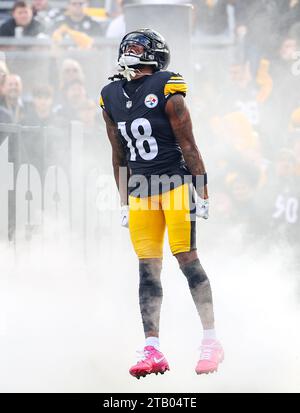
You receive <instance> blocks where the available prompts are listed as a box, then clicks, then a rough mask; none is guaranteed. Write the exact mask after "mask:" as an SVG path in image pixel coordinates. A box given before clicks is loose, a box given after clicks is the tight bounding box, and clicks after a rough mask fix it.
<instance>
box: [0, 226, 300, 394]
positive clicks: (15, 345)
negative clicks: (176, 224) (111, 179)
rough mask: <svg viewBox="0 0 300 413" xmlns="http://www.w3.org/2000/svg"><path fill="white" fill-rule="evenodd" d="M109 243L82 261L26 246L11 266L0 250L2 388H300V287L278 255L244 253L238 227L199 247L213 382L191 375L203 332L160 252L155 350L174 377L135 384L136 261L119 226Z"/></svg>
mask: <svg viewBox="0 0 300 413" xmlns="http://www.w3.org/2000/svg"><path fill="white" fill-rule="evenodd" d="M198 229H200V232H201V234H203V233H204V234H205V233H208V232H209V231H210V224H209V223H202V222H201V223H198ZM110 237H111V239H110ZM110 237H109V236H107V246H106V247H105V246H103V245H102V248H101V250H99V251H98V252H99V253H98V254H97V255H95V256H94V260H90V261H89V262H84V260H83V256H82V254H80V248H79V249H74V250H73V251H72V249H71V248H70V244H68V243H67V242H65V243H64V242H61V243H60V246H59V247H57V246H55V245H54V244H53V243H52V244H51V243H49V245H45V246H44V248H40V247H39V246H35V247H34V248H33V249H30V247H29V246H28V245H24V247H23V250H22V251H20V249H19V251H18V256H17V259H16V260H15V256H14V251H13V249H12V248H4V247H1V257H2V258H1V264H0V265H1V268H0V270H1V281H0V282H1V289H0V314H1V316H0V336H1V352H0V364H1V373H0V391H1V392H16V391H20V392H44V391H45V392H265V391H269V392H294V391H297V390H299V385H300V378H299V368H300V357H299V348H300V333H299V329H298V328H297V326H298V325H299V314H300V309H299V304H298V303H297V296H296V281H298V282H299V280H296V277H295V274H293V273H291V272H290V270H289V269H290V268H291V265H290V264H291V262H292V257H291V256H289V255H288V254H287V251H286V250H282V249H277V250H274V249H273V250H271V251H269V252H267V253H266V252H265V251H264V249H263V248H258V247H257V246H253V247H252V248H249V247H247V246H244V251H242V248H241V247H240V244H239V241H240V239H239V235H237V233H236V231H234V232H233V233H231V234H230V233H228V234H226V238H225V237H224V240H223V243H222V244H223V245H222V247H221V246H220V245H218V248H216V249H215V250H214V249H212V248H206V247H205V242H204V241H203V239H201V240H200V239H199V241H200V245H199V251H200V258H201V261H202V263H203V265H204V267H205V269H206V271H207V272H208V274H209V276H210V279H211V284H212V288H213V294H214V302H215V313H216V321H217V332H218V336H219V338H220V340H221V341H222V343H223V345H224V348H225V361H224V363H223V364H222V365H221V366H220V368H219V372H218V373H217V374H214V375H209V376H197V375H196V374H195V372H194V367H195V364H196V362H197V358H198V355H199V352H198V351H197V347H198V346H199V345H200V340H201V330H202V329H201V325H200V322H199V319H198V316H197V313H196V309H195V308H194V304H193V302H192V298H191V297H190V293H189V290H188V286H187V283H186V280H185V279H184V276H183V275H182V273H181V272H180V270H179V269H178V266H177V263H176V262H175V260H174V259H173V257H171V255H170V253H169V252H168V246H167V244H166V248H165V249H166V258H165V260H164V266H163V274H162V277H163V287H164V301H163V307H162V318H161V347H162V350H163V351H164V352H165V354H166V356H167V358H168V360H169V363H170V368H171V371H170V372H168V373H166V374H165V375H164V376H160V375H159V376H153V377H151V376H150V377H147V378H145V379H141V380H139V381H138V380H136V379H134V378H132V377H131V376H130V375H129V373H128V369H129V367H130V366H131V364H132V363H134V362H135V354H134V353H135V350H136V349H139V348H142V346H143V333H142V324H141V320H140V314H139V307H138V265H137V261H136V258H135V256H134V253H133V252H132V249H131V246H130V241H129V234H128V232H127V230H125V229H119V230H115V231H114V233H113V234H111V235H110ZM201 238H204V237H203V235H201ZM228 245H230V247H228ZM113 246H114V247H113ZM259 247H261V246H259Z"/></svg>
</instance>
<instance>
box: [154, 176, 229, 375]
mask: <svg viewBox="0 0 300 413" xmlns="http://www.w3.org/2000/svg"><path fill="white" fill-rule="evenodd" d="M192 196H193V192H192V189H191V188H190V186H189V185H188V184H185V185H183V186H181V187H178V188H176V189H174V190H173V191H170V192H168V193H166V194H164V197H163V200H162V205H163V210H164V214H165V219H166V224H167V228H168V235H169V242H170V247H171V251H172V253H173V255H174V256H175V257H176V259H177V261H178V263H179V266H180V269H181V270H182V272H183V274H184V275H185V277H186V279H187V281H188V285H189V289H190V292H191V295H192V297H193V301H194V303H195V306H196V309H197V311H198V314H199V316H200V319H201V323H202V327H203V341H202V353H201V356H200V362H199V363H198V365H197V367H196V372H197V373H199V374H200V373H205V372H210V371H215V370H216V369H217V367H218V363H219V362H220V361H221V359H222V358H223V350H222V348H221V346H220V345H219V343H218V341H217V339H216V333H215V326H214V309H213V299H212V291H211V286H210V282H209V279H208V277H207V274H206V272H205V271H204V269H203V267H202V265H201V263H200V260H199V258H198V255H197V251H196V242H195V240H196V225H195V216H194V210H193V209H192V208H193V206H194V203H193V199H192ZM207 345H209V347H207ZM215 350H216V351H215ZM209 351H210V355H209V354H208V353H209Z"/></svg>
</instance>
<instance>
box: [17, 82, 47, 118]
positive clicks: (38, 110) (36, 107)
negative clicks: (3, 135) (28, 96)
mask: <svg viewBox="0 0 300 413" xmlns="http://www.w3.org/2000/svg"><path fill="white" fill-rule="evenodd" d="M32 96H33V106H32V109H31V110H30V111H29V113H28V114H27V115H26V116H25V117H24V120H23V122H22V123H23V124H24V125H30V126H49V125H52V124H53V123H54V116H53V112H52V109H53V89H52V88H51V86H49V85H47V84H41V85H37V86H35V87H34V89H33V92H32Z"/></svg>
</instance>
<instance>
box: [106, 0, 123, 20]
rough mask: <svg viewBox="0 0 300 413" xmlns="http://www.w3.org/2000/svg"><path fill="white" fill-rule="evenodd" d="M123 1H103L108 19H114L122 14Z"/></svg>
mask: <svg viewBox="0 0 300 413" xmlns="http://www.w3.org/2000/svg"><path fill="white" fill-rule="evenodd" d="M122 6H123V0H105V2H104V8H105V10H106V14H107V16H108V17H109V18H110V19H114V18H115V17H118V16H119V15H120V14H122V13H123V8H122Z"/></svg>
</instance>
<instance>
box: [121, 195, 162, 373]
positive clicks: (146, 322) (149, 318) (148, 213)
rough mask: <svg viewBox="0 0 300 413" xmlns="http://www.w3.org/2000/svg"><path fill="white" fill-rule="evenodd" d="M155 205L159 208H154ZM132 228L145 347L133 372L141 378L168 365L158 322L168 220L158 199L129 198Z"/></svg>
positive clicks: (159, 371)
mask: <svg viewBox="0 0 300 413" xmlns="http://www.w3.org/2000/svg"><path fill="white" fill-rule="evenodd" d="M155 204H156V205H155ZM129 229H130V236H131V240H132V244H133V246H134V249H135V252H136V254H137V256H138V258H139V275H140V281H139V304H140V311H141V316H142V322H143V328H144V334H145V348H144V351H143V354H142V359H141V360H140V361H139V362H138V363H137V364H136V365H134V366H133V367H132V368H131V369H130V374H132V375H133V376H135V377H137V378H139V377H141V376H145V375H147V374H151V373H164V372H165V371H166V370H168V369H169V366H168V363H167V361H166V359H165V357H164V356H163V354H162V353H161V352H160V351H159V320H160V310H161V304H162V298H163V291H162V286H161V280H160V274H161V268H162V254H163V239H164V232H165V218H164V214H163V212H162V209H161V207H160V200H159V196H157V197H156V199H153V198H152V200H151V203H150V201H149V198H140V199H138V198H131V197H130V217H129Z"/></svg>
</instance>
